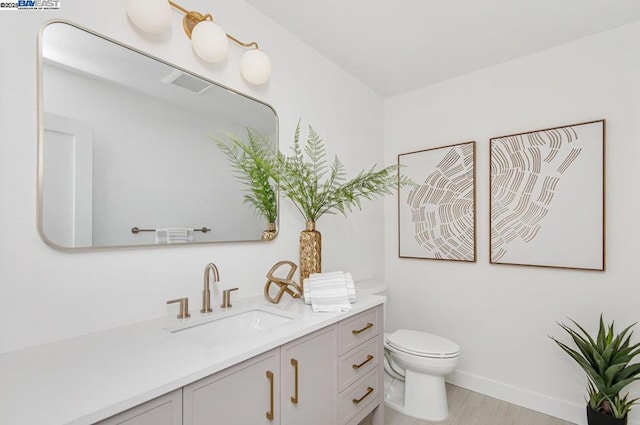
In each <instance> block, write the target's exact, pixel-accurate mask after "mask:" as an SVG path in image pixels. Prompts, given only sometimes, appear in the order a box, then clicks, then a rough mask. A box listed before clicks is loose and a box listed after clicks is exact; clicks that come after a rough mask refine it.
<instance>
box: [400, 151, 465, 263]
mask: <svg viewBox="0 0 640 425" xmlns="http://www.w3.org/2000/svg"><path fill="white" fill-rule="evenodd" d="M475 157H476V144H475V142H466V143H460V144H456V145H448V146H442V147H437V148H433V149H425V150H421V151H416V152H409V153H403V154H400V155H398V172H399V173H400V176H401V177H408V178H410V179H411V180H412V181H413V182H414V183H415V185H414V186H404V187H402V188H400V189H399V190H398V255H399V257H401V258H424V259H434V260H451V261H469V262H475V261H476V232H475V227H476V199H475V197H476V195H475V192H476V191H475V184H476V178H475Z"/></svg>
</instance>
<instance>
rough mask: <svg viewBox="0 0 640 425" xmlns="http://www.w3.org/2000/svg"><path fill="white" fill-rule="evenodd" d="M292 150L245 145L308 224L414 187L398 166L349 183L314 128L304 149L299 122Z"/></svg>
mask: <svg viewBox="0 0 640 425" xmlns="http://www.w3.org/2000/svg"><path fill="white" fill-rule="evenodd" d="M267 149H268V147H267ZM291 149H292V154H291V155H285V154H283V153H282V152H280V151H279V150H273V151H271V152H270V153H268V152H266V150H265V147H264V146H262V147H260V148H259V149H256V147H254V146H251V145H244V150H245V153H246V154H247V155H248V156H250V157H251V158H252V159H253V160H254V161H255V162H256V164H259V165H260V166H261V167H262V168H263V169H264V171H265V172H266V174H268V175H269V177H270V178H271V179H272V180H273V181H274V182H275V183H276V184H277V185H278V188H279V190H280V191H281V193H282V194H283V195H284V196H285V197H287V198H289V199H290V200H291V201H292V202H293V204H294V205H295V207H296V208H297V209H298V211H299V212H300V213H301V214H302V216H303V217H304V218H305V220H306V221H307V222H314V221H317V220H318V218H320V217H321V216H322V215H324V214H335V213H337V212H340V213H342V214H344V215H346V214H347V211H352V210H353V208H354V207H357V208H361V207H362V205H361V202H362V200H363V199H374V198H378V197H382V196H384V195H386V194H391V193H392V192H393V189H395V188H397V187H402V186H404V185H409V184H412V182H411V181H410V180H409V179H407V178H406V177H402V178H399V177H398V173H397V169H398V167H397V166H396V165H391V166H389V167H386V168H382V169H379V170H376V166H375V165H374V166H373V167H371V168H370V169H369V170H362V171H360V172H359V173H358V174H357V175H356V176H355V177H354V178H352V179H350V180H347V179H346V175H347V173H346V170H345V168H344V165H343V164H342V163H341V162H340V160H339V159H338V157H337V156H335V157H334V159H333V161H332V162H331V164H330V165H329V163H328V161H327V159H326V150H325V145H324V142H323V140H322V139H321V138H320V136H319V135H318V133H316V131H315V130H314V129H313V128H312V127H311V126H309V133H308V137H307V141H306V144H305V146H304V148H303V147H302V146H301V143H300V122H298V125H297V126H296V131H295V135H294V140H293V147H292V148H291ZM274 159H275V160H274Z"/></svg>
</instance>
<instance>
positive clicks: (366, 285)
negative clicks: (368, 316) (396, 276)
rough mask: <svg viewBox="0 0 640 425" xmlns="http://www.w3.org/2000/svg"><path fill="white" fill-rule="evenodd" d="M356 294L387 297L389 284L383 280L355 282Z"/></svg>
mask: <svg viewBox="0 0 640 425" xmlns="http://www.w3.org/2000/svg"><path fill="white" fill-rule="evenodd" d="M355 286H356V292H364V293H367V294H375V295H382V296H383V297H386V296H387V291H388V290H389V283H388V282H387V281H385V280H378V279H368V280H359V281H357V282H355Z"/></svg>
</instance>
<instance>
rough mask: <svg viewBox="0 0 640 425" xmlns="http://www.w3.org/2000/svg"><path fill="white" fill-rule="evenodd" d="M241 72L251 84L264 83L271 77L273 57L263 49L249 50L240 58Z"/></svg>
mask: <svg viewBox="0 0 640 425" xmlns="http://www.w3.org/2000/svg"><path fill="white" fill-rule="evenodd" d="M240 73H241V74H242V76H243V77H244V79H245V80H247V81H248V82H250V83H251V84H263V83H266V82H267V81H269V78H270V77H271V59H269V56H267V55H266V54H265V53H264V52H263V51H262V50H258V49H252V50H247V51H246V52H244V54H243V55H242V58H241V59H240Z"/></svg>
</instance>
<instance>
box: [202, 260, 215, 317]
mask: <svg viewBox="0 0 640 425" xmlns="http://www.w3.org/2000/svg"><path fill="white" fill-rule="evenodd" d="M212 270H213V281H214V282H219V281H220V275H219V274H218V267H216V265H215V264H213V263H209V264H207V266H206V267H205V268H204V289H203V290H202V309H200V313H211V312H212V311H213V310H212V309H211V290H210V289H209V276H210V275H211V271H212Z"/></svg>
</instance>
